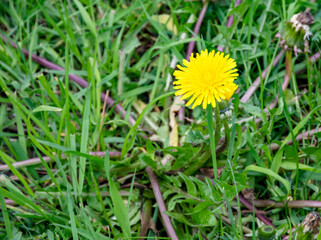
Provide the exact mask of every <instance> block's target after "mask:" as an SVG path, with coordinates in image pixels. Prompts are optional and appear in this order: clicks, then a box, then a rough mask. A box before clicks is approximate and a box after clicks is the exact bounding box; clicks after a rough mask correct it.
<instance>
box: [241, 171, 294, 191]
mask: <svg viewBox="0 0 321 240" xmlns="http://www.w3.org/2000/svg"><path fill="white" fill-rule="evenodd" d="M245 171H254V172H260V173H263V174H266V175H269V176H271V177H273V178H275V179H277V180H279V181H280V182H281V183H282V184H283V185H284V186H285V188H286V190H287V194H288V195H289V194H290V193H291V184H290V183H289V181H288V180H286V179H284V178H282V177H281V176H280V175H278V174H276V173H275V172H273V171H272V170H270V169H267V168H262V167H258V166H255V165H250V166H247V167H246V168H245Z"/></svg>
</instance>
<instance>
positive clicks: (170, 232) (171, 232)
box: [146, 167, 178, 240]
mask: <svg viewBox="0 0 321 240" xmlns="http://www.w3.org/2000/svg"><path fill="white" fill-rule="evenodd" d="M146 172H147V174H148V177H149V180H150V183H151V184H152V188H153V192H154V195H155V198H156V202H157V205H158V207H159V211H160V214H161V217H162V219H163V223H164V227H165V230H166V232H167V235H168V236H169V237H170V239H173V240H178V237H177V235H176V232H175V230H174V227H173V225H172V223H171V220H170V218H169V216H168V215H166V214H165V212H166V211H167V209H166V206H165V202H164V199H163V196H162V193H161V191H160V188H159V184H158V180H157V177H156V175H155V173H154V171H153V169H152V168H151V167H147V168H146Z"/></svg>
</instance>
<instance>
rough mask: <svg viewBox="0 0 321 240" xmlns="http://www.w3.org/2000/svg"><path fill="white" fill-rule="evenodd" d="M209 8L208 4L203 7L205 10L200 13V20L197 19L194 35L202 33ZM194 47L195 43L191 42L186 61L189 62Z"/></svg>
mask: <svg viewBox="0 0 321 240" xmlns="http://www.w3.org/2000/svg"><path fill="white" fill-rule="evenodd" d="M207 7H208V2H205V3H204V5H203V8H202V10H201V12H200V15H199V16H198V19H197V22H196V24H195V27H194V31H193V32H194V35H195V36H196V35H197V34H198V32H199V31H200V28H201V25H202V22H203V20H204V16H205V13H206V10H207ZM194 46H195V41H192V42H189V44H188V48H187V53H186V60H187V61H189V58H190V56H191V54H192V52H193V50H194Z"/></svg>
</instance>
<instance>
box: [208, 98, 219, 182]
mask: <svg viewBox="0 0 321 240" xmlns="http://www.w3.org/2000/svg"><path fill="white" fill-rule="evenodd" d="M206 110H207V122H208V132H209V134H210V143H211V153H212V161H213V172H214V179H215V180H217V164H216V152H215V140H214V128H213V108H212V105H210V104H209V105H207V109H206Z"/></svg>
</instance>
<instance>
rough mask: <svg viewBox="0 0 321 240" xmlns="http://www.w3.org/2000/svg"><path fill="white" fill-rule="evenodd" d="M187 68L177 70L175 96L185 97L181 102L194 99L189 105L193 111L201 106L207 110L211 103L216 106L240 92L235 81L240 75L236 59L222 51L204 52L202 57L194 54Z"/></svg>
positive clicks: (187, 63)
mask: <svg viewBox="0 0 321 240" xmlns="http://www.w3.org/2000/svg"><path fill="white" fill-rule="evenodd" d="M183 64H184V65H185V66H186V67H183V66H181V65H177V67H178V69H179V70H175V71H174V74H173V75H174V76H175V78H176V81H174V82H173V84H174V85H175V86H174V89H175V90H177V92H175V95H176V96H178V95H183V96H182V97H181V99H186V98H189V97H191V99H190V100H189V101H188V102H187V103H186V105H187V106H188V105H191V104H192V103H194V104H193V107H192V108H193V109H194V108H195V107H196V106H198V105H201V104H202V106H203V108H204V109H205V108H206V107H207V105H208V104H211V105H212V106H213V108H215V107H216V101H218V102H220V101H221V100H222V99H226V100H227V101H228V100H230V98H231V97H232V95H233V93H234V92H235V90H236V89H237V87H238V86H237V85H236V84H235V83H234V82H233V81H234V80H235V79H236V77H237V76H238V73H237V69H236V68H235V67H236V63H235V61H234V59H232V58H229V55H225V56H224V53H222V52H219V51H217V52H216V53H215V51H214V50H213V51H212V52H210V53H209V52H208V51H207V49H206V50H205V51H201V54H198V53H197V54H196V57H195V58H194V56H193V54H192V55H191V57H190V61H189V62H188V61H187V60H186V59H184V60H183Z"/></svg>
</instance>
